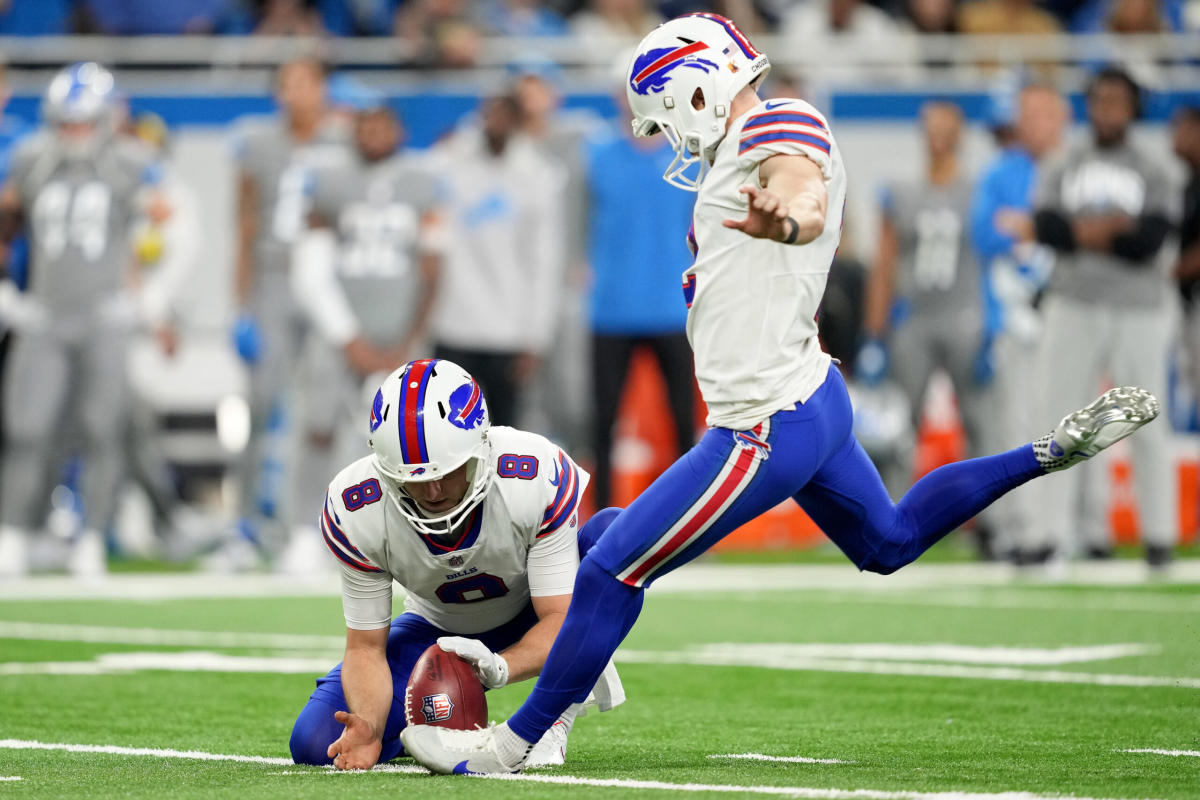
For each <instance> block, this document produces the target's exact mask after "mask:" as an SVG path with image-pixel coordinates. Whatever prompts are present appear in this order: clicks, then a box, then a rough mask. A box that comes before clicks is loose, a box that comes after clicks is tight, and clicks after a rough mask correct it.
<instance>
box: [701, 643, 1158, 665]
mask: <svg viewBox="0 0 1200 800" xmlns="http://www.w3.org/2000/svg"><path fill="white" fill-rule="evenodd" d="M689 651H690V652H699V653H704V654H707V655H713V656H717V657H720V656H725V655H728V656H730V657H732V658H735V659H737V660H738V661H740V662H742V663H751V662H753V661H755V660H757V659H763V660H769V661H774V662H779V661H788V660H791V659H798V660H804V659H814V658H832V659H837V660H846V659H869V660H876V661H938V662H946V663H950V664H995V665H1003V666H1021V667H1044V666H1059V665H1062V664H1077V663H1084V662H1089V661H1107V660H1109V659H1114V658H1129V657H1131V656H1152V655H1157V654H1158V653H1159V652H1161V651H1162V648H1161V647H1160V646H1158V645H1156V644H1137V643H1132V644H1098V645H1082V646H1067V647H1009V646H1005V645H993V646H986V647H985V646H979V645H966V644H951V643H941V642H929V643H922V644H903V643H895V642H878V643H876V642H862V643H840V642H839V643H824V642H714V643H712V644H702V645H694V646H692V647H690V648H689Z"/></svg>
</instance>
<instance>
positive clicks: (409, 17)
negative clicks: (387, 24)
mask: <svg viewBox="0 0 1200 800" xmlns="http://www.w3.org/2000/svg"><path fill="white" fill-rule="evenodd" d="M471 11H472V7H471V5H470V4H469V3H468V2H467V0H407V2H405V3H404V4H403V5H402V6H401V7H400V10H399V12H398V13H397V15H396V36H397V37H398V38H399V39H400V40H401V41H402V42H404V44H405V46H406V48H407V51H408V52H409V53H411V57H412V58H413V60H414V61H415V62H416V63H418V64H422V65H428V66H441V67H470V66H473V65H474V64H475V60H476V59H477V58H478V53H479V48H480V46H481V44H480V41H479V39H480V34H479V31H478V29H477V28H476V26H475V23H474V22H473V20H472V19H471Z"/></svg>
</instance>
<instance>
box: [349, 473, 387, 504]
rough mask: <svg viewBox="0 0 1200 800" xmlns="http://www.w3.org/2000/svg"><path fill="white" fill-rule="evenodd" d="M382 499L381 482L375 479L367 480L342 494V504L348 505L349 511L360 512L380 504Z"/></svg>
mask: <svg viewBox="0 0 1200 800" xmlns="http://www.w3.org/2000/svg"><path fill="white" fill-rule="evenodd" d="M381 497H383V492H381V491H380V490H379V481H377V480H375V479H374V478H371V479H370V480H365V481H363V482H362V483H360V484H358V485H357V486H351V487H350V488H349V489H347V490H346V491H344V492H342V502H343V503H345V504H346V510H347V511H358V510H359V509H360V508H362V507H363V506H369V505H371V503H375V502H378V501H379V498H381Z"/></svg>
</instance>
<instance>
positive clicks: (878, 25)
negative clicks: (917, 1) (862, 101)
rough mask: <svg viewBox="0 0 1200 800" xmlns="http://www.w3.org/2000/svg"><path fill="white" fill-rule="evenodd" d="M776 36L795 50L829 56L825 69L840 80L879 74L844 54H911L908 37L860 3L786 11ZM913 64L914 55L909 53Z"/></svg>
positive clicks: (816, 2) (837, 0)
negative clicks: (795, 47)
mask: <svg viewBox="0 0 1200 800" xmlns="http://www.w3.org/2000/svg"><path fill="white" fill-rule="evenodd" d="M779 33H780V35H781V36H782V37H785V38H786V39H788V40H789V41H790V42H792V43H793V44H794V45H795V46H802V47H805V48H809V49H812V50H815V51H817V52H821V51H822V50H824V51H827V52H829V53H830V63H829V65H828V66H827V67H826V68H827V69H833V68H836V70H837V72H836V74H837V76H838V77H839V78H840V79H842V80H846V79H851V78H857V77H865V76H866V75H869V74H878V73H877V71H875V72H874V73H871V72H867V71H864V69H863V67H861V66H859V65H858V62H859V59H855V58H853V57H851V58H847V57H846V55H844V54H845V53H851V54H852V53H855V52H861V53H868V54H869V53H875V52H880V51H886V52H889V53H893V54H899V57H900V58H903V53H908V52H910V51H912V47H913V45H912V42H910V41H909V38H910V37H906V36H903V35H902V34H901V28H900V25H899V23H898V22H897V21H896V20H895V19H893V18H892V17H890V16H889V15H888V14H887V13H885V12H884V11H881V10H880V9H879V8H877V7H875V6H873V5H869V4H868V3H865V2H863V1H862V0H809V1H808V2H804V3H798V4H796V5H794V6H792V7H791V8H789V9H788V10H787V11H786V12H785V13H784V15H783V17H782V19H781V21H780V30H779ZM911 55H912V58H913V60H914V61H916V59H917V53H915V52H912V53H911Z"/></svg>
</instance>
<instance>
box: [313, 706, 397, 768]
mask: <svg viewBox="0 0 1200 800" xmlns="http://www.w3.org/2000/svg"><path fill="white" fill-rule="evenodd" d="M333 718H334V719H336V720H337V721H338V722H340V723H342V724H343V725H345V726H346V729H345V730H343V731H342V735H341V736H339V737H338V738H337V741H335V742H334V743H333V744H331V745H329V749H328V750H326V751H325V754H326V755H327V756H329V757H330V758H332V759H333V765H334V766H335V767H337V768H338V769H370V768H371V767H373V766H375V764H376V763H377V762H378V761H379V751H380V750H381V749H382V748H383V742H382V741H381V740H380V738H379V735H378V734H377V733H376V732H375V730H374V729H373V728H372V727H371V724H370V723H369V722H367V721H366V720H365V719H363V718H362V717H360V716H358V715H357V714H351V713H350V712H348V711H337V712H334V715H333Z"/></svg>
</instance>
